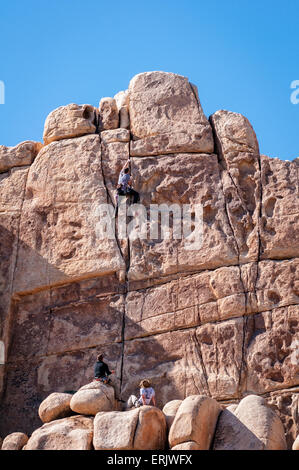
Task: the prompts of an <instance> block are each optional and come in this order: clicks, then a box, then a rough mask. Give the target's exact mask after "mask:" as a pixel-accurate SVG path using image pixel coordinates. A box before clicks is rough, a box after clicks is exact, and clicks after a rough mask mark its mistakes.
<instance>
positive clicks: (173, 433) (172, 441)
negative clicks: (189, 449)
mask: <svg viewBox="0 0 299 470" xmlns="http://www.w3.org/2000/svg"><path fill="white" fill-rule="evenodd" d="M220 411H221V406H220V405H219V403H218V402H217V401H216V400H214V399H213V398H210V397H206V396H204V395H191V396H189V397H187V398H185V400H183V402H182V403H181V405H180V407H179V409H178V411H177V413H176V416H175V418H174V421H173V423H172V425H171V428H170V431H169V436H168V440H169V445H170V447H171V448H173V447H175V446H177V445H178V444H183V443H184V442H189V441H194V442H195V443H196V444H197V445H198V446H199V448H200V450H209V449H210V446H211V442H212V439H213V437H214V430H215V427H216V423H217V419H218V415H219V413H220Z"/></svg>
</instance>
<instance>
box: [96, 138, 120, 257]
mask: <svg viewBox="0 0 299 470" xmlns="http://www.w3.org/2000/svg"><path fill="white" fill-rule="evenodd" d="M99 138H100V137H99ZM102 153H103V152H102V145H101V171H102V177H103V184H104V186H105V190H106V196H107V204H109V203H110V204H112V206H113V207H114V204H113V201H112V198H111V196H110V194H109V191H108V187H107V184H106V179H105V173H104V166H103V155H102ZM116 221H117V217H116V218H115V221H114V223H115V230H114V234H115V241H116V243H117V246H118V249H119V252H120V254H121V257H122V258H123V260H124V261H125V262H126V259H125V256H124V253H123V251H122V249H121V246H120V242H119V239H118V233H117V223H116Z"/></svg>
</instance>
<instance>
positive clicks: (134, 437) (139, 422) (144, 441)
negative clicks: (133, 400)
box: [93, 406, 166, 450]
mask: <svg viewBox="0 0 299 470" xmlns="http://www.w3.org/2000/svg"><path fill="white" fill-rule="evenodd" d="M165 444H166V421H165V417H164V415H163V413H162V411H161V410H159V409H158V408H156V407H153V406H142V407H140V408H137V409H132V410H129V411H123V412H119V411H112V412H110V413H103V412H102V413H98V414H97V415H96V417H95V420H94V438H93V445H94V448H95V450H163V449H164V448H165Z"/></svg>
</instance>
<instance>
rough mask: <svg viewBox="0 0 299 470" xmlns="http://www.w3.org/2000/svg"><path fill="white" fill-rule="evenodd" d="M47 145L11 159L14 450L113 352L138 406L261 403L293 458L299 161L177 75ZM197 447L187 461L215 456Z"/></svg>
mask: <svg viewBox="0 0 299 470" xmlns="http://www.w3.org/2000/svg"><path fill="white" fill-rule="evenodd" d="M44 143H45V145H44V146H42V145H41V144H36V143H30V142H24V143H22V144H20V145H18V146H16V147H14V148H11V149H7V148H4V147H0V172H1V174H0V234H1V237H0V258H1V263H0V341H1V348H2V350H4V353H5V354H4V361H3V362H4V364H3V365H0V389H1V390H2V395H1V405H0V406H1V410H0V412H1V416H2V418H1V423H0V436H1V437H2V438H4V437H5V436H7V435H8V434H10V433H13V432H15V431H16V430H18V431H22V432H24V433H26V434H27V435H30V434H31V433H32V431H33V430H34V429H37V428H38V426H40V421H39V417H38V409H39V406H40V404H41V403H42V402H43V400H45V399H46V398H47V397H48V396H49V395H50V394H52V393H54V392H55V393H62V394H63V393H69V392H75V391H78V390H79V389H80V388H81V387H82V386H83V385H84V384H88V383H90V382H91V381H92V380H93V365H94V362H95V360H96V356H97V354H98V353H99V352H104V353H105V358H106V362H107V363H108V364H109V367H110V369H115V371H116V372H115V377H114V383H113V386H114V388H115V394H116V396H117V397H119V398H121V399H123V400H127V398H128V397H129V395H130V394H132V393H134V394H138V393H139V392H138V389H139V382H140V380H142V379H143V378H145V377H146V378H149V379H150V380H151V381H152V383H153V386H154V388H155V389H156V396H157V405H158V407H160V408H161V409H162V408H163V407H164V405H166V404H167V403H168V402H171V401H173V400H181V401H182V400H184V399H185V398H186V397H188V396H192V395H204V396H206V397H209V398H210V399H211V400H212V399H213V400H217V401H218V402H219V403H226V404H228V403H238V402H240V401H241V400H242V399H243V398H244V397H246V396H247V395H249V394H250V395H252V394H256V395H262V396H263V397H264V399H265V400H266V402H267V403H268V405H269V406H270V407H271V408H272V409H273V410H274V411H275V412H276V413H277V414H278V415H279V417H280V419H281V421H282V423H283V426H284V431H285V434H286V442H287V447H288V448H291V446H292V444H293V442H294V440H295V438H296V436H297V435H298V432H299V431H298V385H299V377H298V373H299V357H298V350H299V334H298V313H299V308H298V304H299V240H298V233H299V218H298V213H299V206H298V204H299V203H298V193H299V187H298V181H299V178H298V172H299V165H298V159H296V160H294V161H292V162H289V161H282V160H279V159H277V158H275V159H273V158H269V157H267V156H264V155H260V152H259V146H258V141H257V138H256V135H255V132H254V130H253V128H252V126H251V124H250V123H249V121H248V120H247V119H246V118H245V117H244V116H242V115H240V114H238V113H233V112H230V111H224V110H220V111H217V112H215V113H214V114H213V115H212V116H211V117H210V119H209V120H208V119H207V118H206V116H205V115H204V113H203V110H202V107H201V104H200V100H199V96H198V92H197V89H196V87H195V86H194V85H192V84H191V83H190V82H189V80H188V79H187V78H186V77H182V76H179V75H175V74H171V73H165V72H146V73H143V74H139V75H137V76H136V77H134V78H133V79H132V80H131V82H130V84H129V87H128V90H126V91H124V92H120V93H118V94H117V95H115V96H114V98H104V99H103V100H101V104H100V108H99V109H96V108H94V107H93V106H91V105H83V106H79V105H69V106H66V107H61V108H58V110H54V111H53V112H52V113H51V114H50V115H49V117H48V118H47V121H46V125H45V134H44ZM127 160H129V163H130V169H131V173H132V176H133V187H134V189H135V190H137V191H138V192H139V193H140V204H141V206H140V207H139V208H138V207H136V206H135V208H134V206H132V205H130V202H129V200H127V202H126V204H122V205H121V206H120V207H119V211H118V215H117V217H116V218H113V217H112V222H111V218H110V217H108V216H111V215H112V216H113V215H114V210H115V205H116V193H115V189H116V185H117V182H118V175H119V172H120V170H121V168H122V167H123V166H124V164H125V163H126V162H127ZM1 165H2V166H1ZM184 206H185V207H187V209H188V211H189V212H187V214H188V216H189V218H187V221H189V222H190V227H191V232H192V233H191V234H190V231H189V232H188V230H187V231H185V228H186V226H187V225H188V224H186V223H185V222H184V223H182V215H183V214H184V212H183V211H184ZM139 210H140V211H141V212H140V213H138V211H139ZM103 211H104V212H103ZM123 211H124V212H123ZM134 211H135V212H134ZM138 214H143V216H144V218H143V219H142V218H141V219H138ZM164 217H166V218H165V219H164ZM167 217H169V221H170V223H169V227H168V230H166V232H163V231H162V228H163V227H162V221H163V220H164V221H165V220H166V221H167ZM109 221H110V222H109ZM114 222H115V225H114ZM134 222H135V224H134ZM109 223H111V225H109ZM184 224H185V225H184ZM140 227H141V228H142V229H143V233H142V236H140V237H136V236H134V234H135V233H136V230H137V229H140ZM190 227H189V228H190ZM187 228H188V227H187ZM192 230H193V231H192ZM137 232H138V230H137ZM108 233H109V236H107V234H108ZM139 233H140V232H139ZM110 235H111V236H110ZM178 235H180V236H178ZM192 237H193V238H192ZM196 237H198V239H197V238H196ZM194 240H195V241H196V243H197V244H194ZM54 408H55V406H54ZM104 413H110V411H109V412H108V411H105V412H104ZM113 413H114V411H113ZM132 415H133V413H132ZM174 416H175V412H174V411H173V412H171V413H170V417H171V420H172V421H173V420H174V419H175V418H174ZM71 418H73V417H71ZM71 418H69V417H68V418H63V419H66V420H70V421H66V423H75V420H72V419H71ZM84 423H85V422H84ZM48 424H49V425H50V424H51V423H48ZM73 425H74V426H75V424H67V429H68V431H65V433H66V434H65V435H67V434H68V433H69V432H72V429H73ZM77 425H78V429H79V431H78V433H79V434H80V433H81V431H80V429H81V428H82V429H83V428H84V429H85V430H86V429H88V428H89V424H88V425H86V423H85V424H84V425H83V424H82V423H81V422H80V423H79V422H78V423H76V426H77ZM63 426H64V424H63ZM69 426H70V427H69ZM82 426H83V427H82ZM42 428H43V427H42ZM42 428H41V429H42ZM44 429H46V431H45V432H47V433H48V432H49V435H50V433H52V430H51V429H52V428H50V426H49V427H47V428H43V430H42V431H41V433H42V435H43V436H44ZM61 429H64V427H62V428H61ZM48 430H49V431H48ZM53 432H54V431H53ZM55 432H56V431H55ZM59 433H60V431H59ZM61 433H62V434H63V433H64V431H61ZM84 433H85V431H84ZM84 433H83V434H84ZM88 433H89V431H87V434H86V436H87V437H84V439H83V440H84V444H82V445H83V447H84V446H85V447H91V446H92V438H91V437H90V435H89V434H88ZM47 435H48V434H47ZM84 436H85V434H84ZM30 439H31V438H30ZM36 439H37V440H34V441H31V443H30V442H28V444H27V446H29V447H31V446H32V447H34V446H37V445H40V444H36V442H39V439H40V438H39V437H38V438H36ZM41 439H46V440H45V442H50V441H51V439H50V438H49V439H50V440H49V441H48V437H47V438H44V437H42V438H41ZM184 439H185V440H184V442H180V443H179V442H178V441H175V442H173V446H187V447H186V448H197V446H200V445H201V443H200V442H199V443H198V442H197V441H196V439H195V437H194V436H193V435H190V436H185V437H184ZM82 442H83V441H82ZM45 445H46V446H48V444H45ZM59 445H60V444H59ZM64 445H67V440H66V441H65V443H62V444H61V446H62V447H63V446H64ZM78 445H79V447H80V446H81V444H78ZM27 446H26V447H27ZM49 446H51V444H49ZM188 446H189V447H188ZM80 448H81V447H80Z"/></svg>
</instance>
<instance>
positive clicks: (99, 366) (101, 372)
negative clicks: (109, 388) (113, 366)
mask: <svg viewBox="0 0 299 470" xmlns="http://www.w3.org/2000/svg"><path fill="white" fill-rule="evenodd" d="M103 358H104V356H103V354H99V355H98V357H97V362H96V363H95V366H94V379H95V380H96V381H99V382H103V383H104V384H107V383H109V381H110V379H109V375H111V374H114V373H115V371H114V370H111V371H110V370H109V367H108V365H107V364H106V363H105V362H104V361H103Z"/></svg>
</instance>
